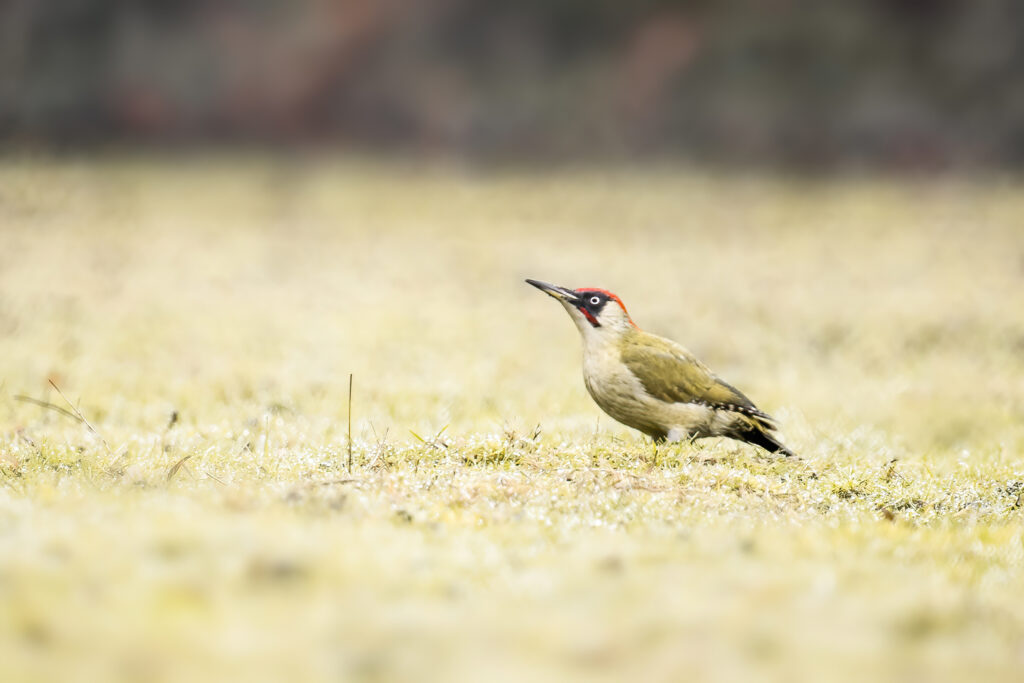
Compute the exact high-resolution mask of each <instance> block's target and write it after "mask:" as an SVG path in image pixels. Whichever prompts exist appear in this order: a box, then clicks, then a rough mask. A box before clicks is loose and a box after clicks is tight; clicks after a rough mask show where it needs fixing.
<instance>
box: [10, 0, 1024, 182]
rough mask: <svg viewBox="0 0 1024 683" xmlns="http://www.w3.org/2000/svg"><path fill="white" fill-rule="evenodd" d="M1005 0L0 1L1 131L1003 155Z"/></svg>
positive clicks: (803, 154)
mask: <svg viewBox="0 0 1024 683" xmlns="http://www.w3.org/2000/svg"><path fill="white" fill-rule="evenodd" d="M1022 39H1024V5H1022V4H1021V3H1020V2H1015V1H1014V0H978V1H968V0H865V1H863V2H841V1H822V0H732V1H729V2H710V1H708V0H705V1H700V0H698V1H693V2H671V1H667V0H637V1H635V2H611V1H606V0H543V1H541V0H515V1H512V0H490V1H488V2H471V1H469V0H420V1H419V2H400V1H399V0H342V1H335V2H329V1H326V0H291V1H288V2H285V1H284V0H259V1H252V2H202V1H200V0H182V1H180V2H174V3H167V2H162V1H159V0H133V1H131V2H128V1H124V0H122V1H118V0H49V1H47V2H38V1H34V0H6V1H5V2H3V3H0V141H2V143H3V144H5V145H7V146H8V147H12V146H13V147H18V148H24V147H28V148H33V147H35V146H37V145H41V146H45V147H54V146H57V147H61V148H65V147H68V146H82V145H96V144H110V143H118V144H124V143H145V144H147V145H153V146H162V145H175V146H181V145H184V144H189V145H208V144H210V143H218V144H227V143H231V144H245V145H251V144H258V145H266V144H268V143H269V144H272V145H286V146H289V145H323V144H324V143H326V142H330V143H336V144H337V145H338V146H339V147H341V148H343V149H359V150H362V151H367V150H368V151H377V152H379V151H388V152H391V153H400V154H417V155H436V154H443V155H451V156H457V157H465V158H471V159H479V160H508V159H512V160H517V161H522V160H542V161H545V162H547V161H551V160H555V159H559V160H581V159H582V160H593V159H595V158H597V159H608V158H623V157H624V158H648V157H667V158H683V159H687V160H694V161H699V162H711V163H716V164H728V165H747V164H753V165H784V166H787V167H791V168H795V169H808V170H820V169H837V168H840V169H842V168H851V167H852V168H862V167H869V168H885V169H891V168H895V169H910V170H944V169H950V168H953V169H975V168H1016V167H1020V165H1021V164H1022V163H1024V48H1022V45H1024V40H1022Z"/></svg>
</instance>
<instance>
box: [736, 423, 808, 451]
mask: <svg viewBox="0 0 1024 683" xmlns="http://www.w3.org/2000/svg"><path fill="white" fill-rule="evenodd" d="M740 438H742V439H743V440H744V441H746V442H747V443H752V444H754V445H755V446H760V447H761V448H763V449H765V450H766V451H768V452H769V453H782V454H783V455H784V456H786V457H787V458H788V457H791V456H794V455H796V453H794V452H793V451H791V450H789V449H788V448H786V445H785V444H783V443H782V442H781V441H779V440H778V438H777V437H776V436H775V435H774V434H772V433H771V432H767V431H764V430H762V429H757V428H754V429H751V430H749V431H746V432H744V433H743V435H742V436H741V437H740Z"/></svg>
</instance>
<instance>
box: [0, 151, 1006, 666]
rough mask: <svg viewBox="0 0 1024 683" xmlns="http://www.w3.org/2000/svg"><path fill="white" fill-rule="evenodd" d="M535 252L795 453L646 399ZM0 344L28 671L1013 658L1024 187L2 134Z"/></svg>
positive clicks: (7, 515)
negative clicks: (765, 423)
mask: <svg viewBox="0 0 1024 683" xmlns="http://www.w3.org/2000/svg"><path fill="white" fill-rule="evenodd" d="M524 277H535V278H541V279H544V280H549V281H552V282H556V283H559V284H565V285H570V286H584V285H586V286H600V287H606V288H608V289H612V290H613V291H616V292H617V293H618V294H620V295H621V297H622V298H623V300H624V301H625V302H626V304H627V305H628V306H629V308H630V312H631V314H632V315H633V318H634V319H635V320H636V321H637V322H638V323H639V324H640V325H641V326H642V327H645V328H646V329H649V330H651V331H653V332H656V333H660V334H663V335H666V336H669V337H672V338H674V339H676V340H678V341H680V342H682V343H683V344H685V345H687V346H688V347H690V348H691V349H692V350H693V351H694V352H695V353H697V354H698V355H699V356H701V357H702V358H704V359H705V360H706V361H707V363H708V364H709V365H710V366H711V367H712V368H714V369H715V370H716V371H718V372H719V374H721V375H722V376H723V377H724V378H726V379H727V380H729V381H730V382H732V383H734V384H736V385H737V386H739V387H740V388H741V389H743V390H744V392H745V393H747V394H748V395H750V396H751V397H752V398H753V399H754V400H755V401H757V403H758V404H759V405H760V406H761V407H762V408H764V409H765V410H767V411H769V412H771V413H773V414H774V415H775V416H776V417H777V418H778V419H779V421H780V422H781V424H782V426H783V433H784V438H785V439H786V441H787V443H788V444H790V445H791V446H792V447H793V448H794V450H796V451H797V452H799V453H800V455H801V457H800V458H799V459H792V460H786V459H777V458H773V457H768V456H766V455H765V454H764V453H762V452H760V451H758V450H756V449H754V448H751V447H747V446H742V445H738V444H735V443H733V442H723V441H714V440H712V441H705V442H698V443H697V444H695V445H672V446H663V447H659V448H657V449H655V448H654V447H653V446H652V445H651V443H650V442H649V441H648V440H646V439H645V438H643V437H641V436H640V435H638V434H636V433H634V432H632V431H630V430H628V429H626V428H624V427H621V426H619V425H617V424H615V423H614V422H612V421H611V420H610V418H607V417H605V416H604V415H603V414H601V413H600V412H599V410H598V409H597V408H596V406H594V405H593V404H592V402H591V400H590V398H589V397H588V396H587V394H586V391H585V389H584V387H583V383H582V380H581V377H580V367H579V360H580V359H579V342H578V340H577V333H576V330H575V329H574V327H573V326H572V324H571V323H570V321H569V319H568V317H567V316H566V315H565V313H564V312H563V311H562V310H561V308H560V307H559V306H558V305H557V304H556V303H555V302H553V301H552V300H551V299H549V298H547V297H545V296H543V295H542V294H541V293H539V292H537V291H536V290H534V289H533V288H531V287H529V286H528V285H526V284H524V283H523V281H522V280H523V278H524ZM0 373H2V376H0V382H2V385H0V680H3V681H55V680H60V681H71V680H80V681H185V680H187V681H224V680H247V681H276V680H360V681H362V680H365V681H375V680H394V679H403V680H417V681H418V680H462V681H480V680H508V681H520V680H550V681H561V680H573V679H579V678H589V679H594V680H645V681H659V680H666V681H667V680H713V681H718V680H771V679H775V680H787V681H801V680H804V681H819V680H826V679H828V680H900V681H904V680H905V681H945V680H987V681H1016V680H1020V676H1021V673H1020V672H1021V667H1022V666H1024V499H1022V494H1024V187H1022V185H1021V184H1020V183H1019V182H1017V181H1007V180H998V179H993V178H986V179H977V180H943V179H932V180H922V179H917V180H905V179H904V180H901V179H897V178H882V179H876V180H857V179H846V180H808V179H805V180H784V179H778V178H772V177H769V176H756V175H750V176H742V177H738V176H726V175H714V174H707V173H702V172H697V171H693V170H686V169H672V168H661V169H630V168H619V169H616V170H604V171H596V170H587V169H575V170H574V169H565V170H560V171H551V172H515V171H504V172H488V173H480V172H477V171H472V170H467V169H464V168H459V167H455V166H424V167H416V168H414V167H404V166H401V167H400V166H395V165H389V164H383V163H373V162H364V163H358V164H356V163H352V164H338V163H327V162H322V161H321V162H312V161H310V162H286V161H271V160H269V159H266V158H239V159H207V160H205V161H200V160H182V161H178V162H171V161H164V162H157V161H151V160H140V159H118V160H105V161H89V162H86V161H60V162H58V161H47V160H32V159H13V160H12V159H8V160H7V161H3V162H0ZM349 373H352V374H353V375H354V392H353V400H352V404H353V405H352V413H353V417H352V437H353V439H352V440H353V444H352V455H353V463H352V468H351V471H349V469H348V457H349V454H348V438H347V432H348V428H347V401H348V377H349ZM51 382H52V383H53V385H55V386H56V387H59V388H60V392H62V393H63V395H64V396H63V397H62V396H61V394H60V393H58V391H56V390H55V389H54V386H53V385H51ZM65 397H66V399H67V401H65ZM30 399H31V400H30ZM32 400H35V401H38V402H46V403H47V404H49V406H41V405H39V404H38V403H35V402H32ZM55 407H59V408H62V409H63V410H64V411H66V414H65V413H62V412H58V411H57V410H56V409H55ZM80 418H85V419H86V420H87V421H88V422H87V423H85V422H82V421H81V420H80Z"/></svg>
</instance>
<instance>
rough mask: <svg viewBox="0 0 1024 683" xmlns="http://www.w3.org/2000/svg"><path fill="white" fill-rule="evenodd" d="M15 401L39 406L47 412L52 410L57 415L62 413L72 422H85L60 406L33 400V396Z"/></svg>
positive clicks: (36, 399) (21, 397) (18, 398)
mask: <svg viewBox="0 0 1024 683" xmlns="http://www.w3.org/2000/svg"><path fill="white" fill-rule="evenodd" d="M14 400H15V401H21V402H22V403H31V404H33V405H37V406H39V407H40V408H46V409H47V410H52V411H54V412H56V413H60V414H61V415H63V416H64V417H70V418H71V419H72V420H75V421H76V422H83V420H82V417H81V416H80V415H75V414H74V413H72V412H71V411H69V410H65V409H64V408H61V407H60V406H58V405H54V404H53V403H50V402H49V401H42V400H40V399H38V398H32V397H31V396H22V395H20V394H19V395H17V396H15V397H14Z"/></svg>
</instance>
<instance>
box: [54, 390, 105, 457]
mask: <svg viewBox="0 0 1024 683" xmlns="http://www.w3.org/2000/svg"><path fill="white" fill-rule="evenodd" d="M48 381H49V382H50V386H51V387H53V388H54V389H55V390H56V391H57V393H58V394H60V397H61V398H62V399H64V402H65V403H67V404H68V405H69V406H71V410H72V411H74V414H75V417H77V418H78V419H79V420H80V421H81V422H82V424H84V425H85V426H86V427H88V428H89V431H90V432H92V433H93V434H95V435H96V438H97V439H99V440H100V443H102V444H103V448H104V449H105V450H106V451H107V455H109V456H113V455H114V452H113V451H112V450H111V448H110V444H108V443H107V440H106V439H104V438H103V435H102V434H100V433H99V432H98V431H97V430H96V428H95V427H93V426H92V423H91V422H89V420H87V419H86V417H85V415H83V414H82V411H81V410H79V409H78V406H76V405H75V404H74V403H72V402H71V401H69V400H68V397H67V396H65V395H64V392H63V391H61V390H60V387H58V386H57V383H56V382H54V381H53V380H52V379H51V380H48Z"/></svg>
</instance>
